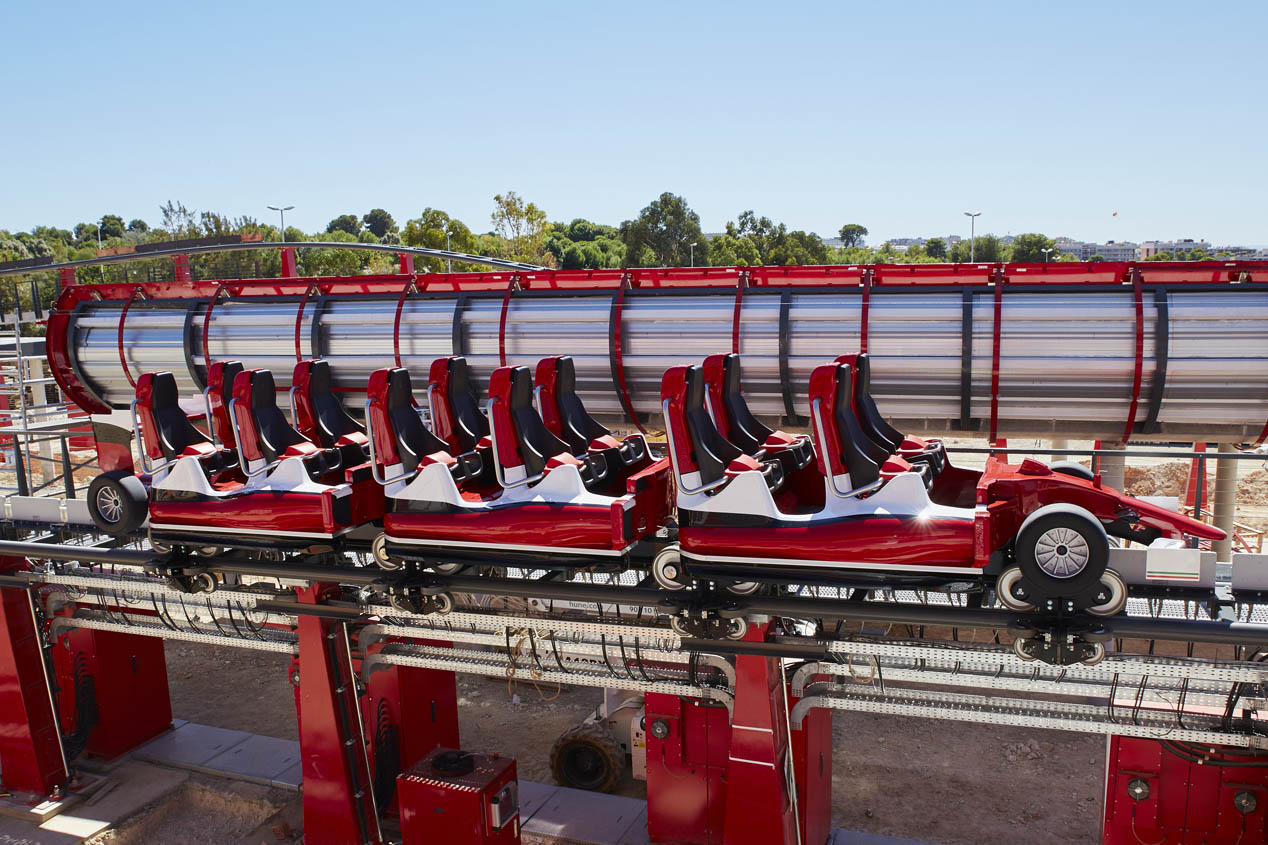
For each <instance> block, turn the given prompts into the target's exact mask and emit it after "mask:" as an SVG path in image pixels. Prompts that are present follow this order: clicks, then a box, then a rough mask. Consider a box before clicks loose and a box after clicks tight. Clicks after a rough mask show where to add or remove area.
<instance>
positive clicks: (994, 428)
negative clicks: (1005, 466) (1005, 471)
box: [991, 268, 1004, 443]
mask: <svg viewBox="0 0 1268 845" xmlns="http://www.w3.org/2000/svg"><path fill="white" fill-rule="evenodd" d="M1003 314H1004V271H1003V269H1002V268H1001V269H996V270H995V317H994V326H992V328H991V443H994V442H995V435H996V434H997V433H998V431H999V346H1000V329H1001V323H1003Z"/></svg>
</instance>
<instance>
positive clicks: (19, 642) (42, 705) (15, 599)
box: [0, 557, 67, 795]
mask: <svg viewBox="0 0 1268 845" xmlns="http://www.w3.org/2000/svg"><path fill="white" fill-rule="evenodd" d="M26 566H27V564H26V561H25V560H22V559H20V558H12V557H0V572H13V571H16V570H19V569H25V568H26ZM30 602H31V599H30V596H29V594H28V592H27V590H26V589H24V588H22V587H3V588H0V783H3V785H4V788H5V789H6V790H8V791H10V792H31V793H36V794H39V795H50V794H52V793H54V792H55V791H57V790H60V789H63V788H64V787H65V785H66V781H67V771H66V766H65V762H64V761H63V759H62V749H61V738H60V737H59V736H58V726H57V716H56V714H55V713H54V712H53V703H52V699H51V698H50V696H49V690H48V681H47V676H46V675H45V670H44V660H43V656H42V655H41V653H40V649H41V647H42V645H41V636H40V632H39V631H37V630H36V628H35V619H34V618H33V617H32V615H31V604H30Z"/></svg>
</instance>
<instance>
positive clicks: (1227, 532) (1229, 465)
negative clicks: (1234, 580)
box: [1211, 443, 1241, 561]
mask: <svg viewBox="0 0 1268 845" xmlns="http://www.w3.org/2000/svg"><path fill="white" fill-rule="evenodd" d="M1219 451H1221V452H1235V451H1237V449H1236V447H1234V446H1233V445H1232V444H1231V443H1221V444H1220V446H1219ZM1215 463H1216V468H1215V503H1214V507H1213V508H1212V510H1213V511H1215V527H1216V528H1219V529H1221V530H1223V532H1224V539H1223V540H1215V541H1214V542H1212V543H1211V548H1212V549H1213V550H1214V552H1215V559H1216V560H1220V561H1231V560H1232V559H1233V514H1234V512H1235V511H1236V508H1237V471H1238V469H1240V468H1241V465H1240V464H1238V462H1237V461H1216V462H1215Z"/></svg>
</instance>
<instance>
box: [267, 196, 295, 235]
mask: <svg viewBox="0 0 1268 845" xmlns="http://www.w3.org/2000/svg"><path fill="white" fill-rule="evenodd" d="M294 207H295V206H293V205H286V206H281V205H270V206H269V211H276V212H277V213H278V214H280V215H282V243H286V212H288V211H290V210H291V209H292V208H294Z"/></svg>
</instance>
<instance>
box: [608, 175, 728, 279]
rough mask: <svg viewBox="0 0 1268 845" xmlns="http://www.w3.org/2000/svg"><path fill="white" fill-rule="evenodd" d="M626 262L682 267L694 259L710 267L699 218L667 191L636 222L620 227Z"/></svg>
mask: <svg viewBox="0 0 1268 845" xmlns="http://www.w3.org/2000/svg"><path fill="white" fill-rule="evenodd" d="M620 231H621V240H622V241H624V242H625V250H626V262H627V263H628V264H629V265H630V266H632V267H646V266H659V267H682V266H683V265H685V264H687V263H688V262H689V261H690V260H691V254H692V252H691V245H692V244H695V245H696V247H695V258H696V264H698V265H701V266H704V265H707V264H709V242H708V240H707V239H706V238H705V236H704V233H703V232H701V231H700V215H699V214H696V213H695V212H694V211H692V210H691V207H690V206H689V205H687V201H686V200H685V199H683V198H682V197H680V196H677V195H676V194H671V193H670V192H668V191H666V192H665V193H663V194H661V195H660V196H659V197H657V198H656V199H654V200H652V202H650V203H649V204H648V205H647V206H646V207H645V208H644V209H643V210H642V211H641V212H639V215H638V217H637V218H636V219H634V220H626V221H625V222H623V223H622V224H621V230H620Z"/></svg>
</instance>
